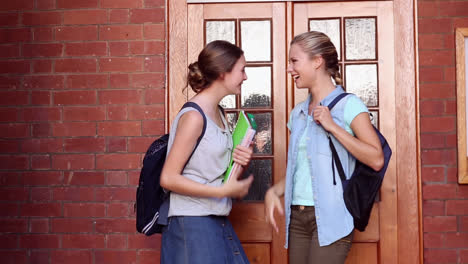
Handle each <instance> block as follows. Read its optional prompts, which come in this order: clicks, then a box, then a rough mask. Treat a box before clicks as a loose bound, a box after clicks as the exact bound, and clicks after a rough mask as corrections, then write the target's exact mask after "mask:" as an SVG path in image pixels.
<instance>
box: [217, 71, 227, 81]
mask: <svg viewBox="0 0 468 264" xmlns="http://www.w3.org/2000/svg"><path fill="white" fill-rule="evenodd" d="M225 76H226V73H225V72H223V73H221V74H220V75H219V77H218V79H220V80H224V77H225Z"/></svg>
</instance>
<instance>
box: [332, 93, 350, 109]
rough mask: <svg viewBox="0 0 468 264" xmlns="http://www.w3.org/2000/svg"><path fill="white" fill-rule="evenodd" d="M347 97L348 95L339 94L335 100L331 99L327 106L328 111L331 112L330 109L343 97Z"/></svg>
mask: <svg viewBox="0 0 468 264" xmlns="http://www.w3.org/2000/svg"><path fill="white" fill-rule="evenodd" d="M347 95H349V93H341V94H339V95H338V96H337V97H335V99H333V101H332V102H331V103H329V104H328V109H329V110H330V111H331V110H332V108H333V107H334V106H335V105H336V104H337V103H338V102H339V101H340V100H341V99H342V98H344V97H346V96H347Z"/></svg>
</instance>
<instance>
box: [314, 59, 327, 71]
mask: <svg viewBox="0 0 468 264" xmlns="http://www.w3.org/2000/svg"><path fill="white" fill-rule="evenodd" d="M324 63H325V60H324V59H323V58H322V56H315V57H314V66H315V69H318V68H320V67H321V66H322V65H323V64H324Z"/></svg>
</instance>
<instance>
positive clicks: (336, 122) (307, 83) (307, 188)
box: [265, 31, 384, 264]
mask: <svg viewBox="0 0 468 264" xmlns="http://www.w3.org/2000/svg"><path fill="white" fill-rule="evenodd" d="M288 73H289V74H291V76H292V77H293V79H294V82H295V84H296V87H297V88H298V89H308V91H309V96H308V98H307V100H305V101H304V102H301V103H299V104H298V105H297V106H296V107H294V109H293V110H292V112H291V115H290V118H289V121H288V128H289V130H290V132H291V135H290V142H289V149H288V164H287V171H286V177H285V178H284V179H283V180H282V181H280V182H278V183H277V184H275V185H274V186H272V187H271V188H270V189H269V190H268V191H267V193H266V195H265V210H266V214H265V215H266V220H267V222H269V223H270V224H271V225H272V226H273V228H274V229H275V230H276V231H278V227H277V225H276V221H275V216H274V214H275V211H276V212H278V213H279V214H281V215H284V217H285V218H286V232H287V233H286V245H285V247H286V248H288V247H289V263H294V264H306V263H307V264H311V263H316V264H342V263H344V262H345V260H346V256H347V255H348V252H349V249H350V248H351V241H352V238H353V230H354V225H353V218H352V216H351V215H350V214H349V212H348V210H347V209H346V206H345V204H344V201H343V189H342V186H341V181H339V180H338V181H336V185H334V184H333V170H336V167H335V168H333V169H332V160H331V159H332V155H331V151H330V147H329V143H328V139H327V134H329V135H330V136H331V137H332V140H333V142H334V145H335V147H336V149H337V152H338V155H339V157H340V160H341V161H342V165H343V169H344V171H345V174H346V176H347V178H349V177H350V176H351V173H352V171H353V170H354V165H355V161H356V160H355V159H358V160H360V161H361V162H363V163H364V164H366V165H368V166H370V167H371V168H373V169H375V170H380V169H381V168H382V166H383V162H384V160H383V152H382V149H381V146H380V142H379V138H378V137H377V134H376V133H375V132H374V129H373V127H372V124H371V122H370V119H369V114H368V110H367V108H366V106H365V104H364V103H363V102H362V101H361V100H360V99H359V98H358V97H357V96H355V95H349V96H347V97H345V98H343V99H342V100H340V101H339V102H338V103H337V104H336V105H335V107H334V108H333V110H332V111H331V112H330V111H329V109H328V107H327V105H328V104H330V103H331V102H332V101H333V99H334V98H335V97H336V96H337V95H339V94H341V93H343V92H344V90H343V88H342V86H341V83H342V81H341V77H340V73H339V66H338V55H337V52H336V49H335V46H334V45H333V44H332V42H331V41H330V39H329V38H328V36H326V35H325V34H323V33H321V32H316V31H311V32H306V33H303V34H300V35H298V36H296V37H295V38H294V39H293V40H292V42H291V49H290V53H289V67H288ZM332 79H333V80H334V81H335V83H336V85H335V84H334V83H333V81H332ZM335 173H338V172H337V171H335ZM337 175H338V174H337ZM283 195H284V200H285V203H284V209H283V206H282V204H281V202H280V198H281V197H282V196H283Z"/></svg>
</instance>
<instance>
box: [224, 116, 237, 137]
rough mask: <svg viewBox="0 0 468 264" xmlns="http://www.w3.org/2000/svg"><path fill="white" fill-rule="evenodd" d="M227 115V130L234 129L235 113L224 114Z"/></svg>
mask: <svg viewBox="0 0 468 264" xmlns="http://www.w3.org/2000/svg"><path fill="white" fill-rule="evenodd" d="M226 116H227V120H226V121H227V122H228V126H229V130H230V131H231V133H232V131H233V130H234V126H235V125H236V122H237V113H227V114H226Z"/></svg>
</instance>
